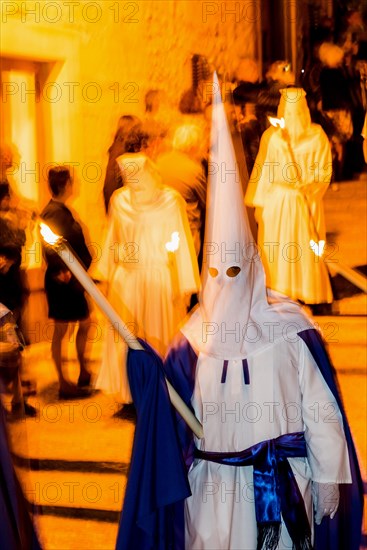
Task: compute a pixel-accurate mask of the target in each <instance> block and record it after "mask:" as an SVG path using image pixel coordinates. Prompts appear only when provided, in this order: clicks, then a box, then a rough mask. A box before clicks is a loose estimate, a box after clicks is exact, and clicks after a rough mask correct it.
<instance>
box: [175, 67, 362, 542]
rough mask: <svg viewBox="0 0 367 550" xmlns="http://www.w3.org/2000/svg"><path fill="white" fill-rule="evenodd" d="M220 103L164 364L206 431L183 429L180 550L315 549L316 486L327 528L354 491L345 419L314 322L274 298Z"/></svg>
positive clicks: (282, 299) (293, 306) (291, 304)
mask: <svg viewBox="0 0 367 550" xmlns="http://www.w3.org/2000/svg"><path fill="white" fill-rule="evenodd" d="M214 92H215V93H214V102H213V103H214V106H213V114H212V117H213V118H212V136H213V137H212V148H211V162H210V166H211V168H210V170H209V172H210V174H211V175H210V177H209V188H208V198H207V204H208V207H207V222H206V235H205V240H204V258H203V272H202V277H203V286H202V291H201V294H200V298H199V305H198V307H197V309H196V310H195V311H194V312H193V313H192V315H191V317H190V319H189V320H188V321H187V322H186V323H185V324H184V326H183V327H182V328H181V332H180V333H179V334H178V335H177V337H176V339H175V340H174V342H173V344H172V346H171V348H170V350H169V352H168V354H167V357H166V360H165V371H166V375H167V377H168V379H169V380H170V382H171V383H172V384H173V386H174V387H175V388H176V390H177V391H178V392H179V393H180V395H181V397H183V398H184V399H185V400H186V402H187V403H188V404H189V405H190V406H191V407H192V408H193V410H194V412H195V414H196V416H197V418H198V419H199V421H200V422H201V423H202V425H203V430H204V437H203V438H202V439H200V440H199V439H197V438H192V434H191V433H190V431H189V430H188V429H187V427H186V426H185V424H184V422H183V421H182V419H180V418H178V431H179V437H180V440H181V444H182V446H183V451H184V458H185V461H186V465H187V467H188V468H189V474H188V476H189V482H190V487H191V492H192V496H191V497H189V498H188V499H187V500H186V501H185V512H184V517H185V548H186V549H187V550H189V549H193V548H195V550H201V549H202V550H230V549H233V550H238V549H239V548H241V549H249V550H250V549H251V550H255V549H256V548H258V549H260V548H266V549H275V548H281V549H285V548H287V549H288V548H292V545H294V547H295V548H297V549H300V548H302V549H310V548H311V545H312V538H313V527H314V517H313V511H312V493H311V486H312V487H313V493H314V495H315V498H314V504H315V505H316V508H315V509H316V522H317V523H320V522H321V519H322V518H323V516H330V517H333V516H334V515H335V513H336V510H337V508H338V499H339V492H338V485H337V484H338V483H346V484H349V483H351V472H350V464H349V454H348V448H347V444H346V439H345V434H344V428H343V420H342V414H341V410H340V408H339V405H338V402H337V400H336V397H335V396H334V395H333V393H332V390H331V389H330V387H329V385H328V383H327V381H326V380H325V378H324V376H323V375H322V374H321V372H320V370H319V366H318V364H317V363H316V361H315V359H314V357H313V353H312V351H311V350H312V345H313V344H314V345H315V346H316V347H317V345H320V346H321V347H322V343H320V337H319V335H318V333H317V332H316V331H315V329H314V326H313V324H312V321H311V320H310V319H309V318H308V317H307V315H306V314H305V313H304V312H303V311H302V310H301V308H300V306H299V305H298V304H296V303H295V302H292V301H291V300H290V299H287V298H285V297H282V296H280V295H275V294H274V293H272V294H271V293H267V290H266V287H265V276H264V271H263V267H262V263H261V260H260V258H259V255H258V253H257V249H256V246H255V243H254V240H253V237H252V235H251V232H250V229H249V223H248V219H247V214H246V211H245V207H244V199H243V193H242V188H241V183H240V177H239V170H238V166H237V164H236V157H235V152H234V148H233V144H232V139H231V135H230V131H229V126H228V122H227V118H226V115H225V110H224V106H223V104H222V101H221V95H220V91H219V84H218V80H217V79H216V78H215V80H214ZM310 335H311V340H312V338H313V339H314V340H315V342H316V344H315V342H313V344H312V342H311V343H310V342H309V341H308V340H309V337H310ZM322 349H323V348H322ZM327 368H328V369H329V370H330V365H329V367H327ZM315 404H317V415H316V414H315V407H316V405H315ZM329 407H330V408H332V410H333V420H334V421H333V423H326V417H327V414H330V408H329ZM311 482H312V483H311ZM326 489H327V491H329V492H328V495H329V496H330V499H329V501H328V502H327V503H325V499H324V495H325V490H326ZM328 519H329V518H328ZM324 521H325V520H324ZM320 548H321V546H320ZM325 548H326V546H325Z"/></svg>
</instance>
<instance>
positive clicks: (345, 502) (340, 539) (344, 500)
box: [298, 329, 363, 550]
mask: <svg viewBox="0 0 367 550" xmlns="http://www.w3.org/2000/svg"><path fill="white" fill-rule="evenodd" d="M298 336H299V337H300V338H302V340H303V341H304V342H305V344H306V346H307V347H308V349H309V350H310V353H311V355H312V357H313V358H314V360H315V362H316V363H317V366H318V367H319V369H320V372H321V374H322V376H323V377H324V379H325V382H326V383H327V385H328V386H329V388H330V391H331V393H332V394H333V396H334V397H335V400H336V402H337V403H338V406H339V409H340V411H341V413H342V416H343V425H344V433H345V437H346V440H347V445H348V452H349V462H350V470H351V474H352V480H353V483H352V484H340V485H339V491H340V503H339V508H338V511H337V513H336V514H335V517H334V519H332V520H330V519H329V518H328V517H326V518H324V519H323V520H322V522H321V525H315V550H325V549H326V548H328V549H330V550H345V549H348V550H359V547H360V544H361V536H362V535H361V533H362V517H363V482H362V478H361V473H360V470H359V465H358V459H357V454H356V450H355V447H354V443H353V439H352V434H351V432H350V428H349V424H348V421H347V418H346V415H345V412H344V407H343V403H342V400H341V397H340V392H339V390H338V386H337V382H336V377H335V371H334V369H333V367H332V366H331V364H330V360H329V357H328V355H327V353H326V350H325V346H324V343H323V341H322V338H321V336H320V334H319V333H318V331H317V330H315V329H309V330H304V331H303V332H299V333H298Z"/></svg>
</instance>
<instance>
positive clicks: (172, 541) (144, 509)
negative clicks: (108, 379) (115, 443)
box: [116, 342, 191, 550]
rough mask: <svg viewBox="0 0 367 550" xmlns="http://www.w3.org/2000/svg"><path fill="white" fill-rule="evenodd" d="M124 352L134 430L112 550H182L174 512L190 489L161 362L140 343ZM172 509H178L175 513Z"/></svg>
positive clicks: (181, 520)
mask: <svg viewBox="0 0 367 550" xmlns="http://www.w3.org/2000/svg"><path fill="white" fill-rule="evenodd" d="M141 343H142V345H143V346H144V348H145V350H144V351H138V350H129V353H128V362H127V370H128V377H129V384H130V389H131V394H132V397H133V400H134V404H135V406H136V409H137V424H136V430H135V438H134V445H133V451H132V458H131V466H130V473H129V478H128V483H127V487H126V493H125V500H124V506H123V510H122V515H121V520H120V526H119V532H118V536H117V543H116V548H117V549H118V550H132V549H135V548H136V549H137V550H153V549H154V550H183V549H184V546H183V536H182V537H181V540H180V537H177V534H176V533H175V529H176V521H175V518H176V515H177V510H178V511H179V512H180V517H177V518H176V519H177V522H178V523H180V522H181V532H182V526H183V516H182V517H181V515H182V511H183V507H181V508H180V507H179V503H180V501H183V499H185V498H186V497H188V496H189V495H190V494H191V493H190V487H189V483H188V480H187V476H186V469H185V465H184V461H183V458H182V452H181V449H180V447H179V443H178V438H177V433H176V428H175V425H174V417H173V412H172V407H171V404H170V399H169V396H168V390H167V386H166V383H165V379H164V373H163V369H162V360H161V359H160V357H159V356H158V355H157V354H156V353H155V352H154V351H153V350H152V348H150V347H149V346H148V345H147V344H146V343H145V342H141ZM176 506H177V508H176Z"/></svg>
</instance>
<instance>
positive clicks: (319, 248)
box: [310, 239, 325, 256]
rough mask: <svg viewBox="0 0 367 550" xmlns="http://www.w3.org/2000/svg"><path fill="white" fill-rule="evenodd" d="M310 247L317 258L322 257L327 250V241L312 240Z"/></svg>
mask: <svg viewBox="0 0 367 550" xmlns="http://www.w3.org/2000/svg"><path fill="white" fill-rule="evenodd" d="M310 247H311V249H312V251H313V252H314V253H315V254H316V256H322V254H323V252H324V248H325V241H319V242H318V243H317V242H315V241H314V240H313V239H311V240H310Z"/></svg>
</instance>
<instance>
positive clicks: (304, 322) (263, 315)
mask: <svg viewBox="0 0 367 550" xmlns="http://www.w3.org/2000/svg"><path fill="white" fill-rule="evenodd" d="M213 89H214V90H216V92H215V93H214V98H213V99H214V101H213V111H212V141H211V157H210V176H209V184H208V197H207V219H206V232H205V239H204V254H203V271H202V279H203V288H202V291H201V295H200V299H199V307H198V309H197V310H196V311H195V312H194V313H193V315H192V317H191V319H190V320H189V321H188V322H187V323H186V325H185V326H184V327H183V328H182V329H181V330H182V332H183V333H184V334H185V336H186V337H187V339H188V340H189V341H190V343H191V345H192V346H193V347H194V349H196V350H198V351H201V352H204V353H206V354H208V355H212V356H215V357H221V358H225V359H235V358H244V357H246V356H247V355H248V354H249V353H251V352H252V351H254V350H255V349H257V348H259V347H263V346H265V345H267V344H271V343H273V342H274V340H275V339H277V338H281V337H282V335H284V330H285V325H287V326H288V327H289V331H292V332H295V333H296V332H298V331H300V330H303V329H306V328H310V326H311V324H310V320H309V319H308V318H307V317H306V316H305V315H304V314H303V313H302V312H301V311H300V309H299V306H298V305H297V304H295V303H294V302H292V301H291V300H289V299H287V298H286V297H283V296H282V297H281V296H279V295H277V296H275V295H272V296H271V297H269V298H270V299H271V301H272V303H271V304H269V302H268V295H267V291H266V287H265V275H264V269H263V266H262V263H261V259H260V257H259V253H258V250H257V247H256V244H255V242H254V238H253V236H252V233H251V230H250V226H249V222H248V217H247V212H246V209H245V205H244V198H243V191H242V185H241V180H240V174H239V169H238V164H237V162H236V155H235V151H234V147H233V143H232V137H231V133H230V129H229V125H228V121H227V116H226V113H225V109H224V105H223V102H222V99H221V93H220V88H219V84H218V79H217V77H216V75H215V76H214V86H213ZM290 316H291V321H292V323H293V330H292V328H291V327H290V324H291V323H290ZM287 330H288V328H287Z"/></svg>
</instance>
